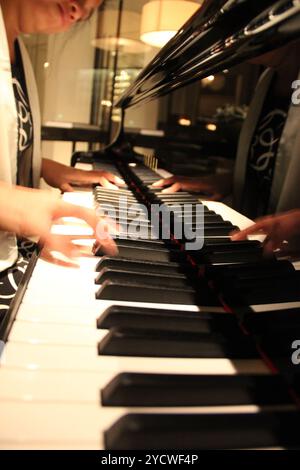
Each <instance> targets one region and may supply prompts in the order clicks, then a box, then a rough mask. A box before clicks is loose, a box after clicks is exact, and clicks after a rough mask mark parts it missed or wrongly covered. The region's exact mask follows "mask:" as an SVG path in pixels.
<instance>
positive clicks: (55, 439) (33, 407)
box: [0, 402, 290, 449]
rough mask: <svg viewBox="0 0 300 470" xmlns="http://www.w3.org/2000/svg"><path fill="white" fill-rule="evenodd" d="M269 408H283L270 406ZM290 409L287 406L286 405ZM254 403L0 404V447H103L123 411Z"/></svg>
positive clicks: (209, 409)
mask: <svg viewBox="0 0 300 470" xmlns="http://www.w3.org/2000/svg"><path fill="white" fill-rule="evenodd" d="M272 409H286V407H273V408H272ZM288 409H290V407H288ZM259 411H260V408H258V407H256V406H239V407H186V408H146V409H145V408H118V407H113V408H104V407H100V406H97V405H94V404H93V405H92V404H91V405H88V404H78V403H76V404H45V403H43V404H32V403H14V402H3V403H0V416H1V418H2V419H4V422H5V423H6V425H5V426H1V427H0V448H1V449H4V448H6V445H9V444H11V443H15V444H16V445H18V446H20V445H22V444H23V445H30V444H33V443H34V444H35V445H36V447H37V449H40V448H43V446H44V445H46V446H49V445H51V446H53V448H56V446H57V445H59V446H63V447H65V448H69V446H74V445H75V444H77V446H78V449H81V446H84V448H86V446H91V448H92V449H103V448H104V442H103V433H104V431H105V430H106V429H108V428H109V427H110V426H112V424H114V423H115V422H116V421H117V420H118V419H120V418H121V417H122V416H124V415H126V414H127V413H146V414H154V413H164V414H170V413H178V414H183V413H194V414H199V415H201V414H203V413H213V414H216V413H226V412H232V413H243V412H244V413H247V412H248V413H258V412H259Z"/></svg>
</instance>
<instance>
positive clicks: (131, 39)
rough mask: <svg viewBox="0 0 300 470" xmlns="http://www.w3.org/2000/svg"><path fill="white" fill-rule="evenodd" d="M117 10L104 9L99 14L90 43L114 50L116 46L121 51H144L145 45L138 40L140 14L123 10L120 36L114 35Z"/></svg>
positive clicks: (100, 47)
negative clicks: (93, 36) (94, 33)
mask: <svg viewBox="0 0 300 470" xmlns="http://www.w3.org/2000/svg"><path fill="white" fill-rule="evenodd" d="M118 16H119V12H118V10H104V11H102V12H101V13H100V14H99V17H98V23H97V32H96V37H95V38H94V39H92V41H91V44H92V46H94V47H98V48H99V49H104V50H107V51H114V50H116V48H117V47H118V48H119V49H120V50H121V51H122V52H126V53H141V52H145V45H144V44H143V43H142V42H141V41H140V38H139V32H140V21H141V15H140V14H138V13H136V12H133V11H127V10H124V11H123V12H122V16H121V32H120V37H119V38H117V37H116V33H117V31H116V30H117V24H118Z"/></svg>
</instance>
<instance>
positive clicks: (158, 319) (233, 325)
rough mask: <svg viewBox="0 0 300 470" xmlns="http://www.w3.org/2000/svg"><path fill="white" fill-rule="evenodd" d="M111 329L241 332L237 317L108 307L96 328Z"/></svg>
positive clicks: (117, 306) (208, 332) (223, 314)
mask: <svg viewBox="0 0 300 470" xmlns="http://www.w3.org/2000/svg"><path fill="white" fill-rule="evenodd" d="M113 327H122V328H135V329H138V328H141V329H158V330H160V331H175V332H179V331H183V332H191V333H193V332H198V333H206V334H210V333H217V332H222V333H226V332H228V333H229V332H230V333H232V332H234V331H235V332H236V334H238V333H239V332H240V328H239V326H238V322H237V320H236V317H235V316H234V315H229V314H227V313H225V312H224V313H208V312H189V311H181V310H165V309H154V308H140V307H126V306H121V305H113V306H111V307H109V308H108V309H107V310H106V311H105V312H103V313H102V314H101V316H100V317H99V319H98V320H97V328H98V329H104V330H109V329H110V328H113Z"/></svg>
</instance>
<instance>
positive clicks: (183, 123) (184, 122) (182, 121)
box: [178, 118, 192, 126]
mask: <svg viewBox="0 0 300 470" xmlns="http://www.w3.org/2000/svg"><path fill="white" fill-rule="evenodd" d="M178 124H179V125H180V126H191V125H192V121H191V120H190V119H186V118H181V119H179V121H178Z"/></svg>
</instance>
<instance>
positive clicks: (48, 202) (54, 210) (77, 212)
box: [0, 184, 118, 258]
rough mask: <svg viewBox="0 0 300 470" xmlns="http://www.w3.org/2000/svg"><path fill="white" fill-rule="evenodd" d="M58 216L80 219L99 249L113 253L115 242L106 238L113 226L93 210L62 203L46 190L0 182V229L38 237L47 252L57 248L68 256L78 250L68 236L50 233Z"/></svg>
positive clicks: (114, 251) (113, 230)
mask: <svg viewBox="0 0 300 470" xmlns="http://www.w3.org/2000/svg"><path fill="white" fill-rule="evenodd" d="M61 217H75V218H78V219H82V220H84V221H85V222H86V223H87V224H88V225H89V226H90V227H91V228H92V229H93V233H94V238H96V239H97V241H98V242H99V243H100V244H101V245H102V247H103V250H104V251H105V252H106V253H107V254H109V255H116V254H117V252H118V250H117V247H116V244H115V242H114V241H113V239H112V238H111V237H110V233H112V232H113V233H115V232H116V225H113V223H112V222H110V221H109V220H107V219H104V218H99V217H98V216H97V215H96V213H95V211H94V210H91V209H86V208H84V207H81V206H76V205H73V204H69V203H67V202H64V201H62V200H61V199H60V198H59V197H58V196H57V195H56V194H54V193H52V192H50V191H41V190H36V189H28V188H23V187H14V188H11V187H10V186H8V185H5V184H0V230H4V231H7V232H12V233H15V234H16V235H22V236H33V235H34V236H39V237H40V241H41V242H42V243H44V246H45V247H46V249H47V250H48V251H50V250H51V251H58V252H61V253H63V254H64V255H66V256H67V257H69V258H70V257H71V258H72V257H74V256H75V255H77V254H79V253H78V252H76V246H75V245H74V244H73V243H72V240H71V237H66V236H63V235H54V234H52V233H51V226H52V224H53V222H54V221H55V220H57V219H60V218H61ZM77 238H82V237H78V236H77ZM91 238H92V237H91Z"/></svg>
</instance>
